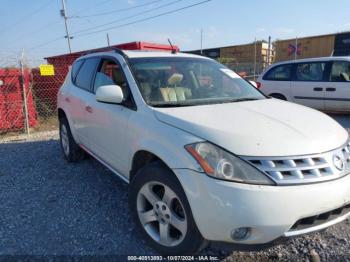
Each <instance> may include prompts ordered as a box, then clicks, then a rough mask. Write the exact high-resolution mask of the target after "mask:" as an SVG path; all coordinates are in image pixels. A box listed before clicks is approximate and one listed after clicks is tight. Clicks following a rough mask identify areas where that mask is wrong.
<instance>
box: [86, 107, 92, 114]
mask: <svg viewBox="0 0 350 262" xmlns="http://www.w3.org/2000/svg"><path fill="white" fill-rule="evenodd" d="M85 111H87V112H89V113H92V112H93V110H92V107H91V106H86V107H85Z"/></svg>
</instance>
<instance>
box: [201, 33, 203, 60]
mask: <svg viewBox="0 0 350 262" xmlns="http://www.w3.org/2000/svg"><path fill="white" fill-rule="evenodd" d="M202 54H203V28H201V55H202Z"/></svg>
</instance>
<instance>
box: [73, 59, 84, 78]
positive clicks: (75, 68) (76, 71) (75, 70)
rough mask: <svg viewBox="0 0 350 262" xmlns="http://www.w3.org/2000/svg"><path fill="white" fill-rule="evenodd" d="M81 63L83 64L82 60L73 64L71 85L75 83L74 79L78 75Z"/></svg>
mask: <svg viewBox="0 0 350 262" xmlns="http://www.w3.org/2000/svg"><path fill="white" fill-rule="evenodd" d="M83 63H84V60H78V61H76V62H74V64H73V66H72V81H73V83H74V82H75V78H76V76H77V73H78V71H79V69H80V67H81V65H82V64H83Z"/></svg>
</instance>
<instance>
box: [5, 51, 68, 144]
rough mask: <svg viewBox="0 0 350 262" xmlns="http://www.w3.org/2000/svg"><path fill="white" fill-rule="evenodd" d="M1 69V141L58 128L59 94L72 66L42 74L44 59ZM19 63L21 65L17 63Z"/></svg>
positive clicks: (9, 65)
mask: <svg viewBox="0 0 350 262" xmlns="http://www.w3.org/2000/svg"><path fill="white" fill-rule="evenodd" d="M2 61H3V67H0V139H1V138H3V137H5V136H12V135H14V136H15V135H19V134H22V133H26V134H27V135H29V134H31V133H34V132H37V131H51V130H57V129H58V121H57V92H58V89H59V88H60V86H61V85H62V83H63V82H64V79H65V77H66V74H67V72H68V68H69V65H67V64H62V65H57V66H56V67H55V70H54V74H53V75H42V74H41V73H40V69H39V67H35V66H34V67H33V66H30V65H32V64H36V65H39V64H41V63H42V60H28V59H23V57H22V58H18V59H17V61H16V60H15V59H11V60H9V61H11V63H10V64H9V63H6V59H3V60H2ZM16 62H17V63H16Z"/></svg>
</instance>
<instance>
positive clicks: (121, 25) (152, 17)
mask: <svg viewBox="0 0 350 262" xmlns="http://www.w3.org/2000/svg"><path fill="white" fill-rule="evenodd" d="M211 1H213V0H205V1H201V2H198V3H195V4H192V5H187V6H184V7H181V8H177V9H174V10H170V11H167V12H164V13H160V14H158V15H154V16H150V17H146V18H142V19H139V20H136V21H133V22H130V23H124V24H120V25H117V26H112V27H109V28H105V29H101V30H97V31H93V32H89V33H84V34H78V35H76V36H75V37H81V36H85V35H91V34H96V33H100V32H104V31H107V30H111V29H116V28H121V27H124V26H128V25H133V24H137V23H140V22H144V21H148V20H151V19H154V18H158V17H161V16H165V15H169V14H173V13H176V12H179V11H182V10H185V9H188V8H191V7H194V6H198V5H202V4H205V3H207V2H211Z"/></svg>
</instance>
